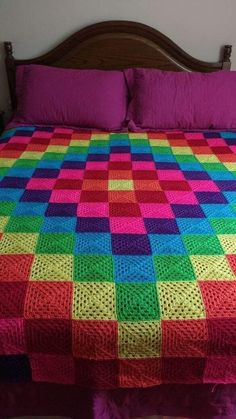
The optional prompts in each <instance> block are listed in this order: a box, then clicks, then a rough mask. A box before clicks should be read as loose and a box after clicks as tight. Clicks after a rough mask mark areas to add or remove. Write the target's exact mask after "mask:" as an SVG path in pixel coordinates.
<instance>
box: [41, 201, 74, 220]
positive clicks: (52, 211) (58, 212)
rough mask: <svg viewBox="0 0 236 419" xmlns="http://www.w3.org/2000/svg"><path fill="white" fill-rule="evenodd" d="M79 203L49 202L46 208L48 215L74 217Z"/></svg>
mask: <svg viewBox="0 0 236 419" xmlns="http://www.w3.org/2000/svg"><path fill="white" fill-rule="evenodd" d="M77 206H78V205H77V204H49V205H48V207H47V210H46V214H45V215H46V216H47V217H73V216H76V213H77Z"/></svg>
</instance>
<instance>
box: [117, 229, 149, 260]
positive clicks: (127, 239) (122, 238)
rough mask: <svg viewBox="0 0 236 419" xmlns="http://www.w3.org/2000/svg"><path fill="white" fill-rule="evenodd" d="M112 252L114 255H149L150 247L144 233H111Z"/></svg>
mask: <svg viewBox="0 0 236 419" xmlns="http://www.w3.org/2000/svg"><path fill="white" fill-rule="evenodd" d="M112 252H113V254H115V255H150V254H151V247H150V243H149V239H148V237H147V236H146V235H144V234H112Z"/></svg>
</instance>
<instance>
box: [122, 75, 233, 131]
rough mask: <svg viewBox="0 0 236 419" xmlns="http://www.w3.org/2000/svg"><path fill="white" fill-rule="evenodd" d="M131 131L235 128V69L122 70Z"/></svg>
mask: <svg viewBox="0 0 236 419" xmlns="http://www.w3.org/2000/svg"><path fill="white" fill-rule="evenodd" d="M125 75H126V81H127V84H128V86H129V90H130V93H131V97H132V100H131V102H130V105H129V108H128V115H127V116H128V121H129V128H130V129H131V130H139V129H145V130H149V129H150V130H158V129H175V128H177V129H234V128H236V72H235V71H231V72H230V71H217V72H214V73H194V72H193V73H190V72H172V71H159V70H154V69H133V70H130V69H129V70H126V71H125Z"/></svg>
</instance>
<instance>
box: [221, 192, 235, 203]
mask: <svg viewBox="0 0 236 419" xmlns="http://www.w3.org/2000/svg"><path fill="white" fill-rule="evenodd" d="M223 195H224V196H225V198H226V199H227V201H228V202H229V203H231V204H236V192H223Z"/></svg>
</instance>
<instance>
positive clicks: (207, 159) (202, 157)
mask: <svg viewBox="0 0 236 419" xmlns="http://www.w3.org/2000/svg"><path fill="white" fill-rule="evenodd" d="M196 158H197V159H198V161H200V163H219V159H218V158H217V157H216V156H215V155H214V154H196Z"/></svg>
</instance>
